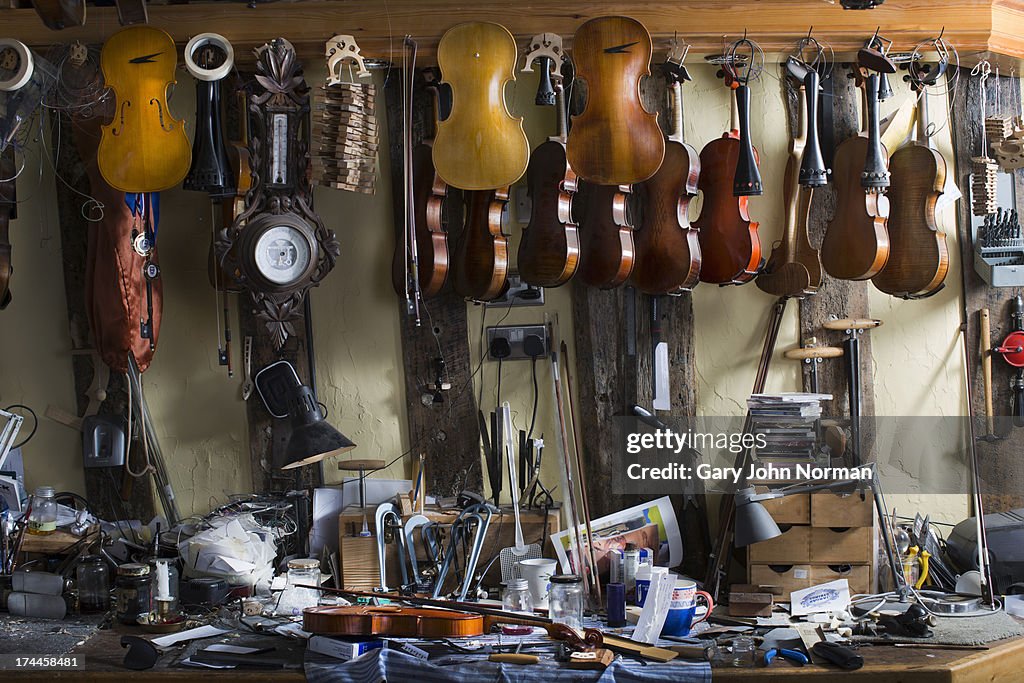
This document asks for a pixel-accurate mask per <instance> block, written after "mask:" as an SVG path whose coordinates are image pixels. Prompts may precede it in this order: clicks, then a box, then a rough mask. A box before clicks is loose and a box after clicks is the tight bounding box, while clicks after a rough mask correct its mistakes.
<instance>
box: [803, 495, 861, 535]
mask: <svg viewBox="0 0 1024 683" xmlns="http://www.w3.org/2000/svg"><path fill="white" fill-rule="evenodd" d="M810 498H811V501H810V508H811V515H810V524H811V526H817V527H835V528H841V527H852V526H854V527H867V526H872V525H873V524H874V522H875V507H874V500H873V499H872V498H871V491H870V490H867V491H865V492H864V497H863V498H861V496H860V494H859V493H850V494H846V495H838V494H835V493H832V492H831V491H823V492H820V493H812V494H811V495H810Z"/></svg>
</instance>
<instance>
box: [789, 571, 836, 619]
mask: <svg viewBox="0 0 1024 683" xmlns="http://www.w3.org/2000/svg"><path fill="white" fill-rule="evenodd" d="M849 607H850V583H849V582H848V581H847V580H846V579H836V580H835V581H829V582H828V583H820V584H818V585H817V586H811V587H810V588H804V589H803V590H798V591H793V592H792V593H790V594H789V613H790V614H792V615H793V616H794V617H799V616H803V615H805V614H815V613H818V612H842V611H845V610H847V609H849Z"/></svg>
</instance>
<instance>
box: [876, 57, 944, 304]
mask: <svg viewBox="0 0 1024 683" xmlns="http://www.w3.org/2000/svg"><path fill="white" fill-rule="evenodd" d="M910 68H911V70H912V75H911V76H907V79H908V80H909V81H910V83H911V85H912V89H913V91H914V92H915V93H916V94H917V139H916V140H915V141H913V142H911V143H910V144H907V145H905V146H903V147H900V148H899V149H897V150H896V151H895V152H893V155H892V157H891V158H890V160H889V172H890V173H891V184H890V186H889V220H888V223H887V224H886V227H887V230H888V235H889V258H888V260H886V262H885V266H884V267H883V268H882V270H881V272H879V273H878V274H877V275H875V276H874V277H873V278H872V279H871V281H872V283H874V285H875V287H877V288H878V289H879V290H880V291H883V292H885V293H886V294H891V295H892V296H898V297H902V298H904V299H920V298H923V297H926V296H929V295H931V294H935V293H936V292H938V291H939V290H940V289H941V288H942V287H943V281H944V280H945V279H946V272H947V271H948V270H949V251H948V249H947V248H946V233H944V232H942V230H940V229H939V228H938V226H937V225H936V222H935V203H936V202H937V201H938V199H939V196H940V195H941V194H942V188H943V186H944V185H945V183H946V160H945V159H943V157H942V155H941V154H940V153H939V152H938V151H936V150H935V149H934V148H933V147H932V146H931V131H930V130H929V122H928V87H927V85H928V81H931V82H934V80H935V79H934V78H933V77H929V75H928V73H927V72H923V71H919V69H920V68H921V67H920V65H918V64H916V63H914V64H911V66H910ZM936 71H938V70H936Z"/></svg>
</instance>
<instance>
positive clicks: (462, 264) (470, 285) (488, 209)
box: [452, 187, 508, 301]
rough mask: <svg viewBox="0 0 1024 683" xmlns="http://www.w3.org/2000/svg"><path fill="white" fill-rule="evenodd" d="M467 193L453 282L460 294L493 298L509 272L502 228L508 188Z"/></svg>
mask: <svg viewBox="0 0 1024 683" xmlns="http://www.w3.org/2000/svg"><path fill="white" fill-rule="evenodd" d="M464 196H465V202H466V222H465V227H464V228H463V230H462V234H461V235H460V236H459V239H458V242H457V244H456V247H455V258H454V264H453V269H454V272H453V273H452V286H453V287H454V288H455V292H456V293H457V294H459V296H463V297H465V298H467V299H472V300H474V301H490V300H491V299H495V298H497V297H498V296H499V295H500V294H501V293H502V291H504V289H505V284H506V276H507V275H508V238H507V237H505V234H504V233H503V232H502V230H501V214H502V211H503V210H504V208H505V205H506V204H507V203H508V188H507V187H503V188H500V189H497V190H477V191H475V192H466V193H464Z"/></svg>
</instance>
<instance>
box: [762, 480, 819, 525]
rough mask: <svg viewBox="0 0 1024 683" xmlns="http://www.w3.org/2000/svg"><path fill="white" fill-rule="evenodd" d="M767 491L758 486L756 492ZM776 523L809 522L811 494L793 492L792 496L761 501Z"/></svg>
mask: <svg viewBox="0 0 1024 683" xmlns="http://www.w3.org/2000/svg"><path fill="white" fill-rule="evenodd" d="M765 491H767V489H765V488H764V487H758V488H757V492H758V493H763V492H765ZM762 505H764V509H765V510H767V511H768V512H769V513H770V514H771V516H772V519H774V520H775V522H776V523H777V524H810V523H811V496H810V494H808V493H795V494H793V495H792V496H784V497H782V498H772V499H771V500H766V501H764V502H763V503H762Z"/></svg>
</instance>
